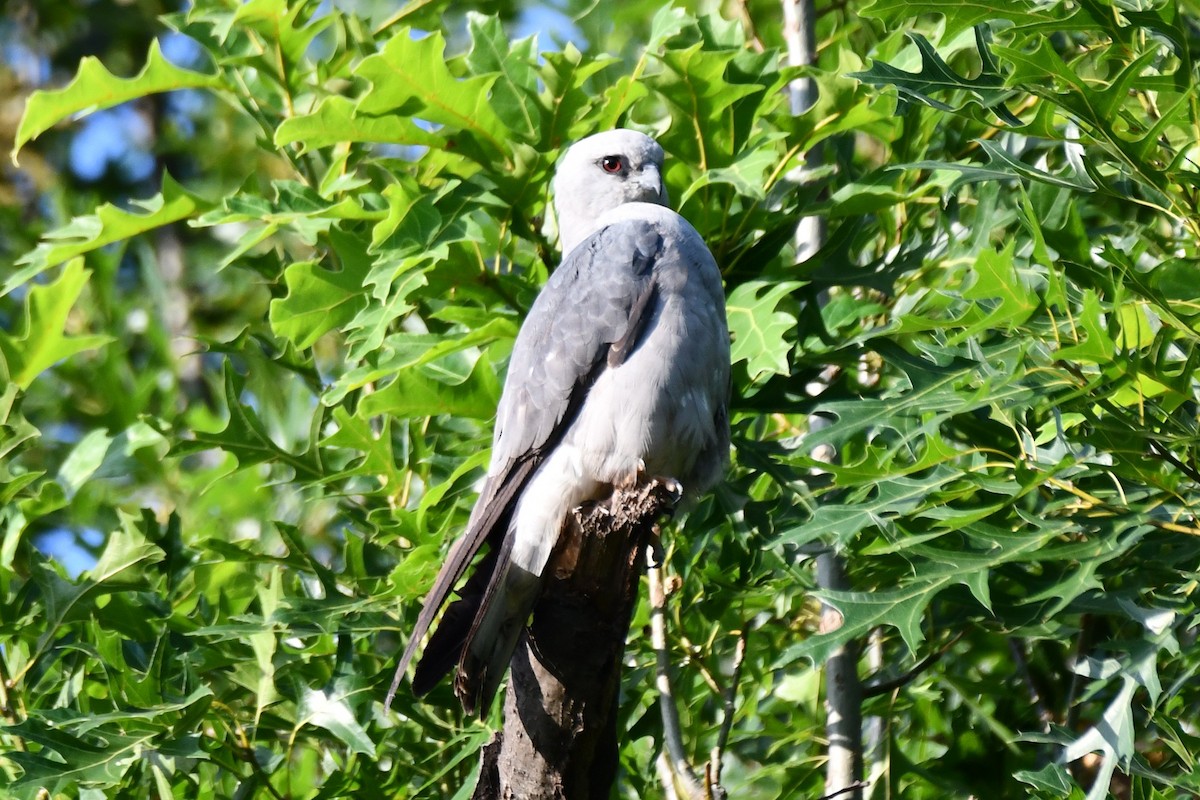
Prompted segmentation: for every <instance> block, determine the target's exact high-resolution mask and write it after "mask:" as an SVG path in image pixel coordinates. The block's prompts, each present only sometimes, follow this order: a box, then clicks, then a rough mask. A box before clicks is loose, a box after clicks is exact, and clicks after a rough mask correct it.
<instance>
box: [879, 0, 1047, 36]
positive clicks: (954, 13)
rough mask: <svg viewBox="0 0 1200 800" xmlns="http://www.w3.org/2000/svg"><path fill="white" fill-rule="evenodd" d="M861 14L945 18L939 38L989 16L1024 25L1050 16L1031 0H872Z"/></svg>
mask: <svg viewBox="0 0 1200 800" xmlns="http://www.w3.org/2000/svg"><path fill="white" fill-rule="evenodd" d="M860 13H861V14H862V15H863V16H864V17H874V18H876V19H883V20H889V21H896V20H901V19H912V18H914V17H918V16H922V15H926V14H938V15H941V16H943V17H945V18H946V28H945V32H944V33H943V35H942V39H943V41H949V40H950V39H952V38H954V36H955V35H956V34H958V33H960V32H961V31H964V30H966V29H968V28H971V27H974V26H975V25H978V24H979V23H981V22H985V21H988V20H993V19H1004V20H1010V21H1012V22H1015V23H1017V24H1018V25H1028V24H1032V23H1036V22H1043V21H1046V20H1049V19H1052V16H1051V14H1050V13H1049V12H1048V9H1047V7H1046V5H1045V4H1041V3H1036V2H1033V0H983V1H982V2H972V3H943V2H939V1H938V0H873V2H870V3H868V4H867V5H866V6H864V7H863V9H862V11H861V12H860Z"/></svg>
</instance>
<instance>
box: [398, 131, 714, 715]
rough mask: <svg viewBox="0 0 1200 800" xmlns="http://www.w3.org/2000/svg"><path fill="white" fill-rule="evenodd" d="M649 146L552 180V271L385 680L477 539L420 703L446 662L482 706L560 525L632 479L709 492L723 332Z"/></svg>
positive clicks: (576, 164) (694, 239) (584, 164)
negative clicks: (459, 521) (468, 502)
mask: <svg viewBox="0 0 1200 800" xmlns="http://www.w3.org/2000/svg"><path fill="white" fill-rule="evenodd" d="M662 165H663V151H662V148H661V147H660V146H659V145H658V143H657V142H655V141H654V140H653V139H651V138H650V137H648V136H645V135H643V134H641V133H637V132H635V131H630V130H614V131H608V132H605V133H599V134H596V135H594V136H590V137H588V138H586V139H583V140H582V141H580V142H577V143H576V144H574V145H573V146H571V147H570V148H569V149H568V150H567V152H566V154H565V155H564V156H563V158H562V160H561V162H560V164H559V166H558V170H557V172H556V174H555V178H554V185H553V189H554V202H555V209H556V212H557V219H558V228H559V235H560V239H561V242H562V250H563V254H564V257H563V260H562V264H561V265H560V266H559V267H558V269H557V270H555V272H554V274H553V275H552V276H551V277H550V279H549V281H547V283H546V286H545V288H543V289H542V291H541V293H540V294H539V295H538V297H537V299H536V301H535V302H534V304H533V308H532V309H531V310H530V312H529V317H528V318H527V319H526V320H525V323H524V324H523V325H522V326H521V329H520V332H519V333H518V335H517V340H516V344H515V345H514V347H513V352H512V358H511V360H510V364H509V370H508V377H507V379H506V380H505V383H504V391H503V393H502V395H501V397H500V404H499V407H498V409H497V411H496V429H495V437H494V441H493V445H492V457H491V463H490V466H489V467H488V473H487V477H486V479H485V480H484V483H483V488H482V490H481V491H480V494H479V499H478V501H477V502H476V504H475V509H474V511H473V512H472V514H471V518H470V521H469V523H468V525H467V530H466V532H465V533H464V534H463V536H462V537H461V538H460V539H458V541H456V542H455V543H454V545H453V546H452V547H451V549H450V552H449V554H448V556H447V559H446V563H445V564H444V565H443V567H442V569H441V572H440V573H439V575H438V577H437V580H436V582H435V583H434V585H433V588H432V589H431V590H430V592H429V595H428V597H426V598H425V604H424V607H423V608H422V609H421V614H420V616H419V618H418V620H417V626H416V628H415V629H414V631H413V633H412V638H411V640H410V641H409V643H408V647H407V649H406V650H405V651H404V655H403V657H402V658H401V660H400V665H399V667H398V669H397V674H396V681H394V682H393V684H392V690H391V692H389V694H388V700H389V702H390V700H391V697H392V694H393V693H394V692H395V689H396V685H397V682H398V681H399V679H400V676H401V675H402V674H403V673H404V671H405V670H406V669H407V666H408V663H409V661H410V660H411V659H412V657H413V654H414V653H415V652H416V649H417V646H418V644H419V643H420V641H421V640H422V638H423V637H424V636H425V633H426V632H427V631H428V630H429V628H430V626H431V625H432V624H433V620H434V617H435V616H436V615H437V612H438V610H439V609H440V608H441V607H442V605H443V603H445V602H446V600H447V598H448V597H449V596H450V594H451V592H452V591H453V590H454V587H455V584H457V583H458V581H459V579H460V578H461V577H462V575H463V573H464V572H465V571H466V570H467V568H468V566H470V563H471V561H472V559H473V558H474V557H475V555H476V553H477V552H478V551H479V549H480V546H481V545H482V544H483V543H484V542H487V543H488V545H489V551H488V554H487V555H486V556H485V557H484V558H483V559H481V560H480V562H479V563H478V564H477V566H476V568H475V571H474V573H473V574H472V576H471V577H470V578H469V579H468V580H467V582H466V584H465V586H464V587H463V588H462V589H461V590H460V591H459V598H458V599H457V600H455V601H454V602H453V603H451V605H450V607H449V608H448V609H447V610H446V613H445V614H444V615H443V617H442V620H441V622H440V624H439V626H438V628H437V630H436V632H435V633H434V634H433V636H432V637H431V638H430V640H429V643H428V644H427V645H426V647H425V651H424V654H423V656H422V658H421V660H420V662H419V663H418V664H417V668H416V672H415V674H414V677H413V691H414V692H416V693H417V694H424V693H425V692H427V691H429V689H431V688H432V687H433V686H434V685H436V684H437V683H438V681H440V680H441V678H442V677H443V676H444V675H446V674H447V673H448V672H449V671H450V670H451V669H452V668H454V666H455V665H456V664H457V668H458V671H457V676H456V678H455V682H454V688H455V693H456V694H457V695H458V697H459V699H460V700H461V701H462V704H463V708H464V709H465V710H466V711H467V712H468V713H474V712H475V711H476V710H480V711H485V710H486V709H487V708H488V706H489V705H490V704H491V700H492V697H493V696H494V695H495V692H496V689H497V688H498V686H499V684H500V681H501V678H502V677H503V675H504V672H505V670H506V669H507V668H508V663H509V660H510V658H511V657H512V654H513V651H514V650H515V648H516V644H517V640H518V638H519V636H520V633H521V630H522V629H523V628H524V626H525V624H526V623H527V622H528V618H529V614H530V612H531V610H532V608H533V605H534V604H535V602H536V601H537V598H538V594H539V590H540V587H541V584H542V573H543V571H544V570H545V567H546V563H547V561H548V559H549V557H550V553H551V551H552V550H553V548H554V545H555V542H556V541H557V539H558V535H559V530H560V529H561V526H562V524H563V521H564V519H565V517H566V515H567V514H569V513H571V511H572V509H574V508H575V507H577V506H579V505H580V504H581V503H583V502H585V501H588V500H593V499H598V498H602V497H604V496H606V495H607V494H609V493H611V491H612V489H613V487H617V486H622V487H630V486H632V485H634V484H635V483H636V482H637V481H638V479H639V478H640V477H642V476H652V477H661V478H670V479H674V480H675V481H677V482H678V483H679V484H680V486H681V487H682V490H683V495H684V498H685V499H686V498H688V497H695V496H696V495H698V494H700V493H702V492H704V491H706V490H707V489H709V488H711V487H712V486H713V485H714V484H715V483H716V482H717V481H718V480H719V479H720V477H721V474H722V472H723V470H724V467H725V463H726V460H727V458H728V454H729V417H728V410H727V404H728V397H729V333H728V328H727V324H726V320H725V296H724V293H723V291H722V288H721V275H720V272H719V271H718V270H717V265H716V262H715V261H714V260H713V257H712V254H711V253H710V252H709V251H708V248H707V247H706V246H705V244H704V240H703V239H701V238H700V234H698V233H697V232H696V229H695V228H693V227H692V226H691V225H690V224H688V222H687V221H686V220H685V219H684V218H683V217H681V216H679V215H678V214H676V213H675V212H674V211H671V210H670V209H668V208H666V207H665V204H666V202H667V193H666V189H665V187H664V185H663V179H662Z"/></svg>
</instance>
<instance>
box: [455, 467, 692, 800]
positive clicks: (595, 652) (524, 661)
mask: <svg viewBox="0 0 1200 800" xmlns="http://www.w3.org/2000/svg"><path fill="white" fill-rule="evenodd" d="M675 500H676V496H675V494H674V493H673V492H672V491H671V490H670V489H669V488H668V487H667V486H666V485H664V484H663V483H662V482H660V481H657V480H651V481H648V482H646V483H644V484H642V485H639V486H637V487H634V488H632V489H629V490H617V491H616V492H614V493H613V495H612V496H611V497H610V498H608V499H607V500H605V501H603V502H601V503H596V504H592V505H588V506H585V507H583V508H581V509H577V510H576V512H575V513H574V514H572V515H571V516H570V517H568V519H567V522H566V524H565V525H564V526H563V530H562V532H561V533H560V535H559V541H558V545H557V546H556V547H555V551H554V554H553V555H552V556H551V559H550V565H549V569H548V573H547V580H546V584H545V586H544V588H543V592H542V597H541V599H540V600H539V601H538V604H537V605H536V606H535V607H534V611H533V620H532V622H531V623H530V625H529V627H528V628H527V629H526V631H525V633H524V635H523V636H522V638H521V642H520V644H518V646H517V651H516V653H515V654H514V655H513V659H512V664H511V672H510V675H509V683H508V690H507V693H506V695H505V699H504V728H503V730H501V731H500V732H498V733H497V734H496V737H495V739H493V741H492V742H491V743H490V744H488V745H487V746H486V747H485V748H484V750H483V754H482V762H483V763H482V769H481V772H480V777H479V783H478V784H477V785H476V787H475V793H474V795H473V800H502V799H503V800H510V799H512V798H520V800H606V798H608V796H609V793H610V791H611V789H612V785H613V783H614V781H615V779H616V774H617V727H616V716H617V715H616V712H617V697H618V689H619V687H620V675H621V656H622V654H623V653H624V651H625V639H626V637H627V635H628V632H629V623H630V619H631V616H632V614H633V609H634V606H635V605H636V603H637V595H638V586H639V578H640V577H641V573H642V567H643V565H644V563H645V558H644V553H645V549H646V545H647V543H648V542H649V541H650V539H651V537H652V536H654V535H655V533H656V530H657V523H658V521H659V520H660V519H661V518H662V517H663V516H664V515H667V514H669V513H670V512H671V510H672V508H673V507H674V504H675Z"/></svg>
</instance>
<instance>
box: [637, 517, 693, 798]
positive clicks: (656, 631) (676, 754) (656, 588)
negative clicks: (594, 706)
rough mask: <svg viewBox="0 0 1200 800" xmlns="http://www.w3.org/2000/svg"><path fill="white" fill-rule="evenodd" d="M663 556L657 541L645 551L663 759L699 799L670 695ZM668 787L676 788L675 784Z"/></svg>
mask: <svg viewBox="0 0 1200 800" xmlns="http://www.w3.org/2000/svg"><path fill="white" fill-rule="evenodd" d="M662 555H663V553H662V543H661V542H660V541H659V540H657V539H655V540H654V541H652V542H651V543H650V546H649V547H648V548H646V577H647V578H648V579H649V583H650V646H651V647H653V648H654V662H655V670H654V683H655V686H657V687H658V708H659V711H660V712H661V713H662V722H663V744H664V745H665V747H666V753H664V755H666V756H668V757H669V759H670V761H669V763H668V764H667V765H665V767H666V768H667V769H668V772H669V774H670V775H671V776H672V777H673V778H680V779H682V780H683V781H684V782H685V785H686V786H687V788H688V792H689V795H688V796H689V797H699V796H701V795H700V792H701V791H702V790H701V788H700V780H699V778H697V776H696V773H695V771H694V770H693V769H692V767H691V764H689V763H688V760H687V753H686V751H685V750H684V747H683V733H682V731H681V727H680V724H679V709H677V708H676V707H675V697H674V695H672V694H671V679H670V676H669V673H670V669H671V656H670V654H669V653H668V652H667V623H666V607H667V592H666V587H665V586H664V585H663V576H662ZM663 769H664V765H661V764H660V765H659V775H660V777H662V774H663ZM669 785H670V786H672V787H673V786H674V781H672V783H671V784H669ZM693 788H694V790H695V791H694V792H693V791H692V790H693ZM671 791H672V792H673V791H674V789H672V790H671Z"/></svg>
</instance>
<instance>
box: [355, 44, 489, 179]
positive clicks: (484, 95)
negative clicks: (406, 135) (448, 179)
mask: <svg viewBox="0 0 1200 800" xmlns="http://www.w3.org/2000/svg"><path fill="white" fill-rule="evenodd" d="M445 49H446V40H445V39H444V38H443V37H442V34H441V32H440V31H439V32H436V33H432V34H430V35H429V36H425V37H423V38H421V39H415V38H413V36H412V32H411V31H410V30H408V29H407V28H404V29H402V30H400V31H397V32H396V34H395V35H394V36H392V38H391V39H390V40H389V41H388V43H387V44H386V45H385V46H384V48H383V51H382V52H380V53H378V54H376V55H372V56H368V57H367V58H365V59H363V61H362V63H361V64H359V66H358V69H357V70H355V74H356V75H357V76H358V77H360V78H362V79H364V80H366V81H369V82H370V84H371V88H370V89H369V90H368V91H367V93H366V94H365V95H363V97H362V99H361V100H360V101H359V103H358V112H359V113H360V114H371V115H382V114H398V115H403V116H415V117H420V118H421V119H425V120H428V121H429V122H436V123H440V124H442V125H445V126H447V127H448V128H449V129H450V130H451V131H463V132H465V133H469V134H470V135H471V136H473V137H474V138H475V139H476V141H477V142H478V143H479V145H481V146H482V147H483V148H484V149H485V150H487V151H490V152H491V153H492V154H493V155H500V156H505V155H506V154H507V153H508V152H509V151H510V146H509V145H508V144H507V142H508V141H509V136H510V133H509V130H508V128H507V126H506V125H505V124H504V123H503V122H502V121H501V120H500V117H499V116H497V114H496V112H495V111H494V110H493V108H492V104H491V91H492V86H493V84H495V82H496V80H497V79H498V78H499V77H500V76H499V75H494V74H493V75H475V76H472V77H469V78H463V79H459V78H455V77H454V76H453V75H452V74H451V73H450V70H449V68H448V67H447V66H446V58H445V52H444V51H445Z"/></svg>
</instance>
